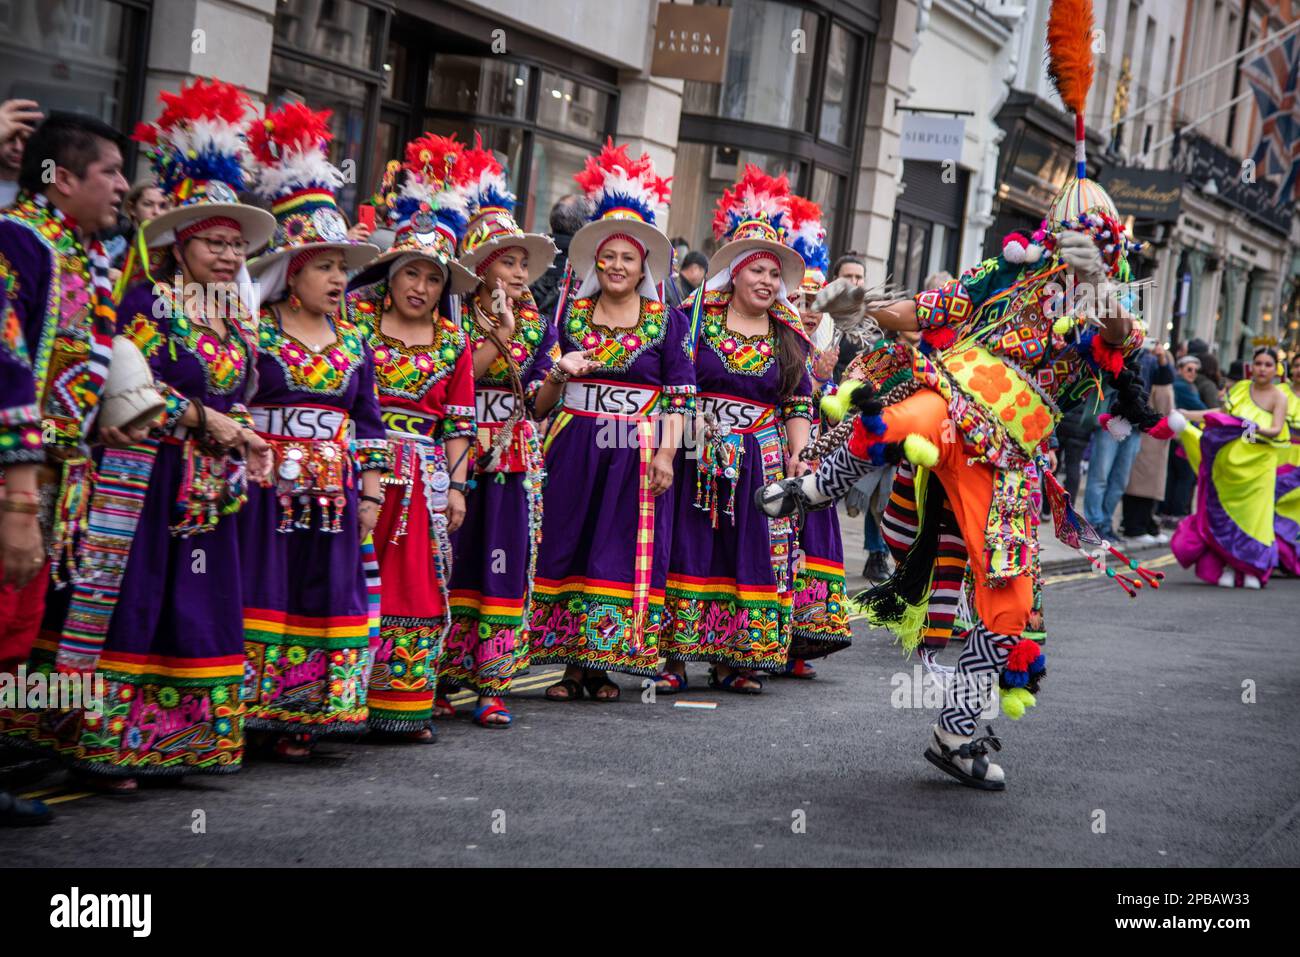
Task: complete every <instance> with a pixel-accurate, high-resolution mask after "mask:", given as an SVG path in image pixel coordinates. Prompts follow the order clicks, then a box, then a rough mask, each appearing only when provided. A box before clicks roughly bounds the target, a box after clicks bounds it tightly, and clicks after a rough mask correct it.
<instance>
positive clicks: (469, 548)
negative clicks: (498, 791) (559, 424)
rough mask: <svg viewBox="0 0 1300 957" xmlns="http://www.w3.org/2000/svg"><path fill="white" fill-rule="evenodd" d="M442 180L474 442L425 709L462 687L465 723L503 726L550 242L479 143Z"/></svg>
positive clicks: (535, 488) (535, 508) (536, 455)
mask: <svg viewBox="0 0 1300 957" xmlns="http://www.w3.org/2000/svg"><path fill="white" fill-rule="evenodd" d="M452 175H453V177H454V178H455V180H456V181H457V188H458V189H459V190H460V191H461V192H462V195H463V196H464V197H465V201H466V206H467V208H468V215H469V223H468V225H467V226H466V227H465V232H464V234H463V235H462V237H461V241H460V256H459V262H460V264H461V265H462V266H464V267H465V268H466V269H468V270H470V272H472V273H474V274H475V275H476V276H477V277H478V280H479V282H478V286H477V288H476V289H475V291H474V293H473V294H472V295H470V296H468V297H466V298H465V300H464V301H463V302H462V304H461V325H462V327H463V329H464V331H465V334H466V335H467V336H468V337H469V343H470V348H471V350H472V355H473V360H474V380H475V385H474V402H475V407H476V409H475V411H476V418H477V421H478V440H477V442H476V444H475V445H474V446H473V454H475V455H476V458H475V463H474V476H475V478H474V481H473V482H472V483H471V486H472V487H471V488H470V490H469V493H468V495H467V496H466V501H465V522H464V524H463V525H461V527H460V530H459V531H458V532H457V533H456V534H455V535H453V536H452V539H451V549H452V556H453V561H452V571H451V587H450V596H451V627H450V629H449V630H448V632H447V640H446V642H445V644H444V645H443V652H442V659H441V662H440V664H439V667H438V678H439V685H440V686H441V687H442V688H443V689H444V690H443V691H442V692H440V694H439V697H438V698H437V699H436V700H435V702H434V714H435V715H442V716H450V715H451V714H452V713H454V712H453V710H452V707H451V705H450V703H449V702H448V701H447V698H446V691H447V690H450V689H451V688H452V687H455V686H464V687H467V688H469V689H471V690H472V691H474V692H475V693H477V695H478V704H477V707H476V708H475V710H474V720H475V721H476V722H477V723H478V724H479V725H481V726H483V727H487V728H503V727H507V726H509V724H510V722H511V715H510V712H509V711H508V710H507V709H506V706H505V705H504V703H502V701H501V695H503V694H505V693H506V692H508V691H509V690H510V682H511V680H512V679H513V678H514V674H515V671H516V670H517V669H518V668H519V667H520V666H521V665H522V664H523V663H524V662H525V661H526V652H527V647H528V646H527V636H526V634H525V630H526V628H527V623H528V602H529V597H530V594H531V592H532V587H533V569H534V563H535V562H536V548H537V539H538V536H539V534H540V533H541V521H542V453H541V447H540V446H539V444H538V432H537V429H536V427H535V426H534V424H533V421H532V420H533V419H534V418H535V416H536V414H535V411H534V409H533V400H534V398H535V396H536V393H537V389H538V387H539V386H540V385H541V383H542V380H543V379H544V378H545V377H546V374H547V372H549V371H550V368H551V362H552V350H553V348H554V346H555V327H554V325H553V324H552V322H551V321H550V317H548V316H543V315H541V314H540V313H539V312H538V311H537V306H536V304H535V303H534V302H533V296H532V293H531V292H529V291H528V284H529V283H532V282H536V281H537V280H538V279H539V278H540V277H541V275H542V273H544V272H545V271H546V270H547V268H548V267H549V266H550V264H551V260H552V259H554V258H555V253H556V249H555V246H554V244H553V243H552V242H551V240H550V239H549V238H547V237H546V236H541V235H538V234H536V233H525V232H524V231H523V230H522V229H520V228H519V226H518V225H517V224H516V223H515V221H514V218H513V216H512V215H511V214H512V212H513V210H514V205H515V197H514V195H513V194H512V193H511V192H510V191H509V190H508V189H507V187H506V182H505V171H504V170H503V169H502V168H501V164H500V163H498V162H497V160H496V158H495V157H494V156H493V155H492V153H491V152H490V151H488V150H485V149H483V148H482V146H481V144H479V145H476V146H475V148H473V149H467V150H465V151H464V153H462V154H461V158H460V160H459V161H458V162H457V164H456V169H455V170H454V171H453V173H452Z"/></svg>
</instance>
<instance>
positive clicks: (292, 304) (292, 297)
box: [288, 292, 302, 312]
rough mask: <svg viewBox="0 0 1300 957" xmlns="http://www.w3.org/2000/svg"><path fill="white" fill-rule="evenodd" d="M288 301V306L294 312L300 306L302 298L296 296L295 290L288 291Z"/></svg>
mask: <svg viewBox="0 0 1300 957" xmlns="http://www.w3.org/2000/svg"><path fill="white" fill-rule="evenodd" d="M288 302H289V308H290V309H292V310H293V311H294V312H297V311H298V310H299V309H301V308H302V300H301V299H299V298H298V294H297V293H296V292H291V293H289V300H288Z"/></svg>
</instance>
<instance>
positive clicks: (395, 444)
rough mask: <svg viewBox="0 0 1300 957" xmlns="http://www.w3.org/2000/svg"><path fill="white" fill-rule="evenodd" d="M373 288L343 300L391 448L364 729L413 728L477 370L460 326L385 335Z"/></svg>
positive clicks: (378, 543)
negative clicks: (359, 333) (361, 343)
mask: <svg viewBox="0 0 1300 957" xmlns="http://www.w3.org/2000/svg"><path fill="white" fill-rule="evenodd" d="M368 293H369V290H362V291H359V292H356V293H351V294H349V297H348V302H349V307H350V308H349V312H350V313H351V314H352V318H353V321H354V322H355V323H356V324H357V326H358V327H359V328H362V329H363V330H364V331H365V332H366V334H367V336H368V339H369V342H370V347H371V350H372V351H373V352H374V356H375V382H376V385H377V386H378V389H379V405H380V409H381V413H382V417H383V420H384V427H385V429H386V430H387V434H388V441H389V446H390V448H391V450H392V452H393V471H392V472H391V473H390V474H388V475H386V476H384V480H383V483H384V505H383V507H382V508H381V509H380V511H379V521H378V523H377V524H376V525H375V532H374V542H375V553H376V556H377V557H378V560H379V578H380V583H381V584H380V605H379V609H380V624H379V638H378V645H377V647H375V648H373V654H372V658H373V660H374V670H373V672H372V673H371V678H370V728H371V729H374V730H380V731H418V730H420V729H422V728H426V727H428V726H429V722H430V721H431V720H432V717H433V697H434V690H435V688H436V686H437V679H438V675H437V667H438V659H439V656H440V654H441V652H442V641H443V637H444V635H445V634H446V629H447V625H448V622H449V616H448V605H447V582H448V579H449V578H450V576H451V548H450V545H449V543H448V540H447V517H446V509H447V491H448V485H449V482H450V472H449V469H450V467H451V466H453V465H454V464H455V463H449V462H448V461H447V455H446V448H445V442H446V440H447V439H454V438H467V439H471V440H472V439H473V438H474V436H475V433H476V426H475V421H474V365H473V359H472V358H471V356H470V353H469V351H468V350H467V349H466V348H465V345H466V341H465V334H464V333H463V332H462V331H461V329H460V325H459V324H458V323H456V322H454V321H451V320H449V319H445V318H443V317H441V316H436V317H434V322H435V323H436V333H435V336H434V340H433V343H432V345H428V346H408V345H405V344H404V343H402V342H399V341H398V340H396V339H393V338H391V337H389V336H386V335H384V334H383V332H382V331H380V328H379V316H380V311H379V308H378V305H377V300H376V299H375V298H373V294H368Z"/></svg>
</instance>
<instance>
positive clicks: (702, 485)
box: [660, 166, 813, 694]
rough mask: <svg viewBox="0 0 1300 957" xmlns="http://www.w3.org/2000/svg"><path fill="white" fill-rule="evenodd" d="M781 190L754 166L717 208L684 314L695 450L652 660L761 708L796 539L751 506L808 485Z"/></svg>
mask: <svg viewBox="0 0 1300 957" xmlns="http://www.w3.org/2000/svg"><path fill="white" fill-rule="evenodd" d="M789 199H790V192H789V183H788V182H787V181H786V178H785V177H784V176H781V177H779V178H773V177H770V176H767V175H765V174H764V173H763V172H762V171H761V170H759V169H757V168H756V167H753V166H748V167H746V169H745V175H744V178H743V179H742V180H741V181H740V182H739V183H737V184H736V186H735V188H734V190H727V191H725V192H724V193H723V195H722V198H721V199H720V200H719V201H718V211H717V215H716V216H715V218H714V235H715V236H716V237H717V239H718V240H719V241H720V242H722V244H723V245H722V246H721V248H719V249H718V251H717V252H716V253H714V255H713V258H712V259H711V260H710V262H709V276H710V278H709V280H708V281H707V282H706V283H705V287H704V289H701V290H697V291H696V293H695V294H694V295H692V296H691V298H690V299H688V300H687V301H686V302H684V303H683V304H682V311H683V312H684V313H689V315H690V323H691V329H692V339H693V342H694V352H695V385H696V390H697V405H698V411H699V415H700V418H701V419H702V421H703V425H702V427H701V428H702V441H701V443H700V445H699V448H698V449H697V450H694V451H696V452H697V456H696V458H695V459H694V462H692V461H691V460H690V459H688V458H687V457H686V455H685V453H681V454H679V455H678V460H677V469H678V471H677V476H678V478H677V482H676V483H675V485H676V488H675V497H676V505H675V509H676V515H675V518H674V524H673V544H672V558H671V561H670V564H669V571H668V584H667V594H666V601H665V612H664V618H665V621H664V627H663V629H662V630H661V632H660V646H661V651H662V653H663V654H664V656H665V657H666V658H668V661H669V664H668V672H669V673H672V674H676V675H680V676H682V677H681V679H680V683H681V685H683V686H684V685H685V674H686V663H687V662H688V661H707V662H710V663H711V664H712V665H713V668H712V669H711V671H710V674H709V684H710V686H712V687H716V688H720V689H722V690H725V691H733V692H737V693H742V694H757V693H758V692H760V691H762V689H763V685H762V682H761V680H760V679H759V678H758V677H756V676H755V675H754V672H761V671H779V670H781V669H783V668H784V667H785V665H786V660H787V654H788V651H789V647H790V635H791V630H790V628H791V609H792V601H793V597H794V587H795V586H794V567H793V558H794V551H795V547H796V543H797V539H796V529H795V528H794V525H793V523H792V521H791V520H790V519H775V520H771V521H769V520H768V519H767V518H766V517H765V516H764V515H763V514H762V513H761V512H759V511H758V510H757V509H755V508H754V507H753V498H754V493H755V491H756V490H757V489H759V488H761V487H762V486H763V485H765V484H767V483H769V482H773V481H776V480H777V479H779V478H783V477H785V476H786V475H799V474H802V473H803V472H806V471H807V464H806V463H803V462H800V461H799V454H800V453H801V452H802V451H803V449H804V448H805V446H806V445H807V443H808V436H809V423H810V420H811V418H812V402H813V399H812V383H811V382H810V380H809V377H808V370H807V357H808V350H809V345H808V340H807V338H806V337H805V335H804V333H803V329H802V327H801V326H800V324H799V317H798V316H797V315H796V314H795V313H794V312H793V310H791V309H790V306H789V304H788V297H789V293H788V292H787V289H788V288H790V287H797V286H798V284H799V282H800V280H801V279H802V278H803V271H804V264H803V259H802V258H801V257H800V256H799V254H798V253H797V252H795V251H794V250H793V249H791V248H790V247H789V246H787V245H786V244H785V242H784V241H783V239H784V238H785V236H786V229H787V225H788V223H787V217H788V205H789Z"/></svg>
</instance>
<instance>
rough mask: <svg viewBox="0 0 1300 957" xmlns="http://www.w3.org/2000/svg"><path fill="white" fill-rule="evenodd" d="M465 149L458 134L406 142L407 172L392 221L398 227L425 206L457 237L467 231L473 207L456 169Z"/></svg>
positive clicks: (391, 212)
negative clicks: (459, 186)
mask: <svg viewBox="0 0 1300 957" xmlns="http://www.w3.org/2000/svg"><path fill="white" fill-rule="evenodd" d="M464 151H465V146H464V144H463V143H458V142H456V138H455V137H454V136H435V135H434V134H432V133H425V134H424V135H423V136H421V137H419V138H418V139H414V140H412V141H411V142H410V143H408V144H407V145H406V155H405V161H404V162H403V163H402V169H403V170H404V171H405V173H406V175H405V177H403V178H402V183H401V185H400V186H399V187H398V188H397V190H396V192H395V193H394V197H393V201H392V203H391V205H390V207H389V220H390V222H392V224H393V225H394V226H396V225H398V224H400V223H403V222H406V221H407V220H409V219H410V218H411V217H412V216H414V215H415V214H416V213H417V212H419V211H420V210H421V209H425V210H428V211H430V212H432V213H433V214H434V216H436V217H437V218H438V219H439V220H440V221H441V222H442V223H443V224H444V225H445V226H446V228H447V229H448V230H450V232H451V235H452V238H453V240H455V239H457V238H459V237H460V234H461V233H462V232H464V231H465V223H466V221H467V220H468V218H469V216H468V213H469V207H468V204H467V203H466V201H465V196H464V194H462V193H461V192H460V190H458V189H457V188H456V185H455V182H454V179H453V172H454V170H455V168H456V164H457V163H458V162H460V159H461V155H462V154H463V153H464Z"/></svg>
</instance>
